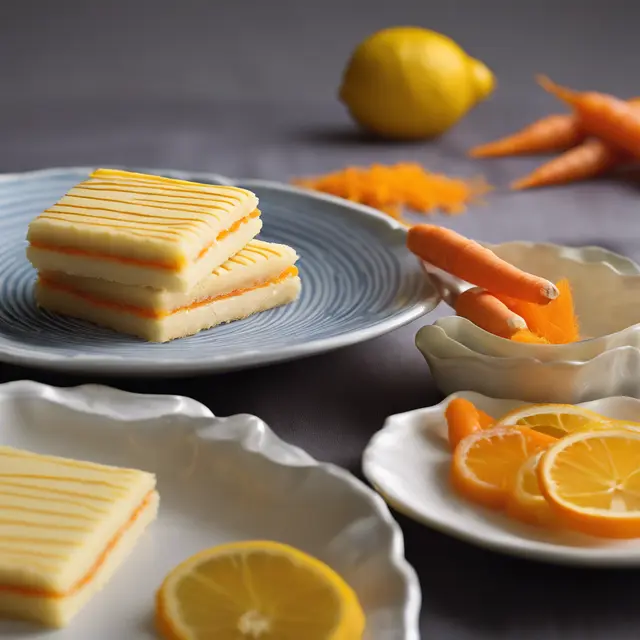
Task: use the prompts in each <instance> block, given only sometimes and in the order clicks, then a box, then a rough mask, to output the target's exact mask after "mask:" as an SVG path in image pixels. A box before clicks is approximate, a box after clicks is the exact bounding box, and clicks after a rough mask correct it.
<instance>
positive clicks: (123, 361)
mask: <svg viewBox="0 0 640 640" xmlns="http://www.w3.org/2000/svg"><path fill="white" fill-rule="evenodd" d="M104 166H108V167H112V168H118V169H122V168H125V167H123V166H122V165H104ZM94 169H95V167H93V166H68V167H64V166H62V167H49V168H44V169H34V170H30V171H23V172H14V173H0V186H1V185H3V184H6V183H9V182H11V181H28V180H32V179H38V178H40V177H43V178H47V177H55V176H56V175H58V174H63V173H64V174H67V173H69V174H71V175H73V174H76V173H77V174H78V176H79V177H81V176H83V175H85V174H86V173H87V172H91V171H92V170H94ZM129 169H130V170H134V171H140V172H148V173H155V174H158V175H168V176H170V177H175V178H178V179H190V180H207V181H210V182H218V183H220V184H228V185H236V184H243V185H245V186H247V187H249V188H251V187H252V186H254V187H262V188H268V189H271V190H274V191H280V192H284V193H292V194H295V195H297V196H299V197H301V198H311V199H312V200H319V201H323V202H329V203H332V204H334V205H337V206H340V207H343V208H346V209H349V210H351V211H356V212H357V213H358V214H359V215H361V216H363V217H368V218H370V219H373V220H376V223H377V224H380V225H383V226H386V227H387V228H388V229H389V230H390V231H391V232H392V233H393V234H394V235H398V236H403V235H405V234H406V232H407V229H406V227H405V226H404V225H402V224H400V223H399V222H397V221H396V220H394V219H392V218H390V217H389V216H387V215H385V214H384V213H381V212H379V211H376V210H375V209H373V208H371V207H367V206H365V205H360V204H357V203H352V202H349V201H347V200H344V199H342V198H338V197H336V196H332V195H329V194H324V193H318V192H315V191H310V190H308V189H302V188H300V187H296V186H292V185H287V184H284V183H280V182H276V181H270V180H261V179H251V178H249V179H238V178H229V177H226V176H223V175H220V174H218V173H214V172H206V171H186V170H176V169H160V168H146V167H142V168H139V167H134V168H131V167H130V168H129ZM0 217H1V215H0ZM416 265H417V266H416V268H417V269H419V268H420V267H419V261H417V260H416ZM428 284H429V286H430V287H431V288H432V289H433V292H432V294H431V295H430V296H429V297H428V298H425V299H424V300H423V301H421V302H418V303H416V304H413V305H411V306H410V307H407V308H405V309H403V310H402V312H400V313H399V314H398V315H397V316H396V317H394V318H388V319H386V320H383V321H381V322H378V323H376V324H375V325H373V326H371V327H365V328H361V329H356V330H353V331H348V332H346V333H343V334H340V335H337V336H331V337H327V338H319V339H316V340H313V341H309V342H306V343H303V344H300V345H294V346H291V347H287V348H284V349H281V348H278V349H275V348H274V349H270V350H268V351H263V352H261V353H259V354H256V352H255V351H252V352H247V353H245V354H243V355H241V356H239V357H234V359H233V361H231V362H229V361H228V358H220V359H217V358H210V357H209V358H208V359H202V360H198V361H195V362H194V361H193V360H186V361H184V360H183V361H180V360H177V359H163V358H154V359H153V360H151V359H149V358H145V357H139V356H136V357H129V356H128V357H127V358H124V357H122V356H110V355H108V354H106V355H100V356H96V355H90V354H82V353H79V354H77V355H73V356H72V357H69V356H60V355H56V354H43V353H42V352H40V350H39V349H37V348H35V347H21V346H12V345H11V344H1V343H0V361H1V362H4V363H6V364H11V365H17V366H23V367H34V368H39V369H46V370H49V371H60V372H67V373H91V374H95V373H100V374H105V375H110V376H130V375H134V374H145V375H147V376H152V377H178V376H188V375H202V374H205V373H226V372H231V371H238V370H241V369H250V368H254V367H260V366H264V365H268V364H275V363H279V362H287V361H291V360H297V359H301V358H306V357H309V356H313V355H317V354H320V353H327V352H330V351H334V350H336V349H341V348H343V347H347V346H351V345H355V344H359V343H361V342H365V341H368V340H372V339H374V338H377V337H380V336H382V335H385V334H386V333H389V332H390V331H393V330H395V329H399V328H401V327H403V326H406V325H407V324H409V323H411V322H413V321H414V320H418V319H419V318H421V317H423V316H425V315H426V314H428V313H431V312H432V311H433V310H434V309H435V308H436V307H437V306H438V305H439V304H440V302H441V299H440V297H439V295H438V294H437V292H436V291H435V289H434V288H433V285H431V283H428ZM167 368H170V370H167Z"/></svg>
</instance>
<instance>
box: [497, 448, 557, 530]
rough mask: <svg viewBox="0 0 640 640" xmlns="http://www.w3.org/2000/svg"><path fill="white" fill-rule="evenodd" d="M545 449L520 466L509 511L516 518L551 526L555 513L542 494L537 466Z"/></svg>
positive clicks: (514, 480) (515, 478) (511, 493)
mask: <svg viewBox="0 0 640 640" xmlns="http://www.w3.org/2000/svg"><path fill="white" fill-rule="evenodd" d="M543 453H544V451H539V452H538V453H536V454H534V455H532V456H531V457H530V458H529V459H528V460H525V462H524V463H523V464H522V465H521V466H520V469H518V471H517V473H516V475H515V477H514V479H513V484H512V485H511V490H510V493H509V497H508V499H507V513H508V514H509V515H510V516H511V517H512V518H515V519H516V520H521V521H522V522H526V523H527V524H533V525H537V526H550V525H551V524H552V523H553V521H554V520H555V515H554V512H553V510H552V509H551V507H550V506H549V503H548V502H547V499H546V498H545V497H544V496H543V495H542V491H541V490H540V483H539V482H538V475H537V468H538V463H539V462H540V459H541V457H542V455H543Z"/></svg>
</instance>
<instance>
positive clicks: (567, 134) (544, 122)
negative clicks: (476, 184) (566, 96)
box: [469, 113, 586, 158]
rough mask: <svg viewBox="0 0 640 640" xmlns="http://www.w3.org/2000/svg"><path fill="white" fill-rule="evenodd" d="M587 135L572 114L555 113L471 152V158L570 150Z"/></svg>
mask: <svg viewBox="0 0 640 640" xmlns="http://www.w3.org/2000/svg"><path fill="white" fill-rule="evenodd" d="M585 135H586V134H585V132H584V129H583V128H582V126H581V125H580V121H579V119H578V118H576V116H575V115H574V114H573V113H566V114H564V113H562V114H553V115H550V116H547V117H546V118H542V119H541V120H537V121H536V122H533V123H531V124H530V125H528V126H526V127H524V129H520V131H516V132H515V133H513V134H512V135H509V136H506V137H504V138H500V139H499V140H494V141H493V142H487V143H486V144H481V145H478V146H476V147H473V148H471V149H470V150H469V155H470V156H471V157H472V158H497V157H500V156H516V155H525V154H528V153H531V154H533V153H547V152H551V151H562V150H563V149H569V148H571V147H573V146H575V145H576V144H579V143H580V142H582V141H583V140H584V138H585Z"/></svg>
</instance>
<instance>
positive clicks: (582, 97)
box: [538, 76, 640, 156]
mask: <svg viewBox="0 0 640 640" xmlns="http://www.w3.org/2000/svg"><path fill="white" fill-rule="evenodd" d="M538 82H539V83H540V85H541V86H542V87H543V88H544V89H546V90H547V91H548V92H549V93H552V94H553V95H555V96H556V97H557V98H559V99H560V100H562V101H563V102H566V103H567V104H568V105H569V106H571V107H573V109H574V111H575V112H576V114H577V115H578V117H579V118H580V122H581V123H582V126H583V128H584V130H585V131H586V132H587V133H590V134H592V135H594V136H597V137H598V138H600V139H602V140H603V141H604V142H608V143H609V144H611V145H613V146H617V147H618V148H620V149H624V150H625V151H628V152H629V153H631V154H632V155H634V156H640V113H638V110H637V108H634V106H633V105H632V104H630V103H628V102H625V101H624V100H619V99H618V98H616V97H614V96H611V95H607V94H605V93H597V92H592V91H590V92H586V93H579V92H577V91H572V90H571V89H567V88H565V87H561V86H559V85H557V84H555V83H554V82H552V81H551V80H549V78H547V77H545V76H539V77H538Z"/></svg>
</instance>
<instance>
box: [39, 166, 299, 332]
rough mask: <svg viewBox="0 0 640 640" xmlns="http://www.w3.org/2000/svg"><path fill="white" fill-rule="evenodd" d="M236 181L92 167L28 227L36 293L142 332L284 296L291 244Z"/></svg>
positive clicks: (174, 328)
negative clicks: (266, 231)
mask: <svg viewBox="0 0 640 640" xmlns="http://www.w3.org/2000/svg"><path fill="white" fill-rule="evenodd" d="M261 227H262V221H261V219H260V210H259V209H258V198H257V197H256V196H255V195H254V194H253V193H252V192H251V191H248V190H246V189H240V188H238V187H229V186H213V185H208V184H199V183H195V182H187V181H185V180H175V179H170V178H164V177H160V176H152V175H146V174H139V173H131V172H127V171H116V170H109V169H99V170H97V171H95V172H94V173H93V174H92V175H91V176H90V177H89V178H88V179H87V180H85V181H84V182H82V183H80V184H78V185H76V186H75V187H73V188H72V189H71V190H70V191H69V192H68V193H67V194H66V195H65V196H64V197H63V198H62V199H61V200H60V201H58V202H57V203H56V204H55V205H53V206H52V207H51V208H49V209H47V210H46V211H45V212H44V213H42V214H41V215H40V216H38V217H37V218H36V219H35V220H34V221H33V222H32V223H31V224H30V225H29V232H28V236H27V240H28V242H29V246H28V249H27V257H28V258H29V260H30V261H31V263H32V264H33V266H34V267H35V268H36V269H37V270H38V281H37V284H36V301H37V303H38V304H39V305H40V306H41V307H43V308H45V309H48V310H50V311H53V312H57V313H61V314H65V315H69V316H74V317H77V318H82V319H85V320H89V321H90V322H93V323H95V324H99V325H102V326H105V327H109V328H111V329H115V330H117V331H121V332H123V333H130V334H133V335H136V336H139V337H141V338H144V339H146V340H149V341H152V342H166V341H168V340H173V339H174V338H180V337H184V336H188V335H192V334H194V333H197V332H198V331H201V330H203V329H208V328H211V327H213V326H215V325H218V324H221V323H224V322H230V321H232V320H239V319H241V318H246V317H247V316H249V315H251V314H253V313H256V312H259V311H265V310H267V309H271V308H273V307H276V306H280V305H283V304H287V303H289V302H292V301H294V300H295V299H296V298H297V297H298V295H299V293H300V286H301V284H300V278H299V277H298V272H297V268H296V267H295V263H296V261H297V259H298V256H297V255H296V252H295V251H294V250H293V249H291V248H290V247H287V246H285V245H281V244H273V243H268V242H263V241H261V240H257V239H256V236H257V235H258V233H259V232H260V229H261Z"/></svg>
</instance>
